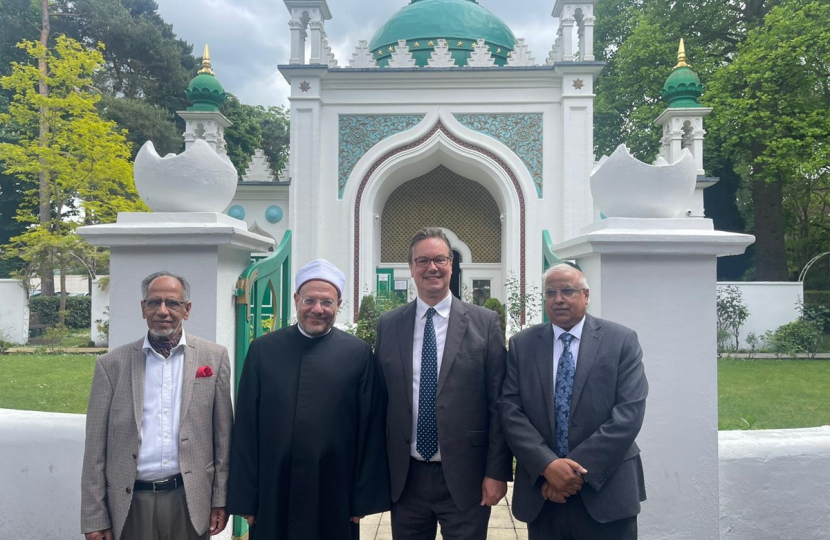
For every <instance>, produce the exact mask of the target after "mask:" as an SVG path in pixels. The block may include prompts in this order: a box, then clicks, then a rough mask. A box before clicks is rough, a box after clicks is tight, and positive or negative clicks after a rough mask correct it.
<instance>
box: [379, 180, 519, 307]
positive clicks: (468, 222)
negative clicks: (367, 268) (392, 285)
mask: <svg viewBox="0 0 830 540" xmlns="http://www.w3.org/2000/svg"><path fill="white" fill-rule="evenodd" d="M500 217H501V210H500V209H499V205H498V204H497V203H496V200H495V199H494V198H493V195H492V194H491V193H490V192H489V191H487V189H486V188H485V187H484V186H482V185H481V184H479V183H478V182H475V181H473V180H470V179H469V178H465V177H464V176H462V175H460V174H457V173H455V172H453V171H451V170H450V169H448V168H447V167H446V166H444V165H439V166H437V167H435V168H434V169H432V170H431V171H429V172H428V173H426V174H424V175H421V176H419V177H417V178H413V179H412V180H409V181H408V182H406V183H404V184H402V185H401V186H399V187H398V188H396V189H395V190H394V191H393V192H392V194H391V195H390V196H389V198H388V199H387V200H386V203H385V204H384V206H383V210H382V213H381V215H380V260H381V264H380V265H381V266H382V267H383V268H384V269H394V273H395V276H396V278H397V279H408V277H409V272H408V265H407V264H406V262H407V255H408V253H407V251H408V249H409V243H410V240H411V238H412V235H413V234H414V233H415V232H416V231H417V230H418V229H421V228H423V227H440V228H441V229H443V230H444V231H445V233H446V234H447V237H448V238H449V239H450V244H451V245H452V247H453V255H454V256H453V270H452V278H451V280H450V290H451V291H452V293H453V295H455V296H456V297H457V298H461V299H464V300H467V301H473V300H474V298H473V296H472V290H473V283H472V282H470V280H469V279H467V277H468V276H467V274H469V275H474V276H476V278H477V281H482V280H487V281H488V282H489V283H491V284H492V286H493V287H495V288H496V294H497V295H498V294H499V293H500V291H501V288H502V287H501V283H502V281H503V280H502V276H501V274H502V271H501V262H502V223H501V219H500ZM462 246H463V247H462ZM387 271H388V270H387Z"/></svg>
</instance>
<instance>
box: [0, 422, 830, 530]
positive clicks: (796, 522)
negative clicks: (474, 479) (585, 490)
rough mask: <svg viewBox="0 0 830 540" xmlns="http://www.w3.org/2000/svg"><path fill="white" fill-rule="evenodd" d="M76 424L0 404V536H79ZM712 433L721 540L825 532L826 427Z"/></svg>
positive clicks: (829, 497) (829, 472)
mask: <svg viewBox="0 0 830 540" xmlns="http://www.w3.org/2000/svg"><path fill="white" fill-rule="evenodd" d="M85 422H86V416H84V415H80V414H59V413H41V412H32V411H11V410H8V409H0V478H2V481H3V484H2V485H3V488H4V489H0V538H3V539H5V538H27V539H34V540H66V539H73V538H82V536H81V535H80V482H81V463H82V459H83V447H84V424H85ZM718 438H719V454H720V456H719V460H718V461H719V471H720V474H719V476H720V539H721V540H781V539H786V540H789V539H794V538H798V539H799V540H818V539H826V538H828V532H827V531H830V517H828V516H830V491H828V489H827V486H830V426H825V427H820V428H811V429H782V430H764V431H722V432H720V433H719V434H718ZM645 466H646V468H648V466H649V463H648V462H646V463H645ZM10 488H12V489H10ZM712 495H713V494H711V493H701V496H712ZM651 496H652V498H653V496H654V495H653V494H651ZM653 502H654V501H652V500H649V501H646V502H645V503H644V506H648V505H650V504H653ZM646 519H648V515H647V514H645V515H643V516H641V517H640V524H641V527H643V526H645V527H646V528H647V527H648V523H644V521H645V520H646ZM229 529H230V526H229V527H228V529H226V530H225V535H223V537H224V538H227V537H228V536H229V534H230V533H229ZM690 532H692V533H693V531H690ZM220 538H222V537H220ZM217 540H218V539H217Z"/></svg>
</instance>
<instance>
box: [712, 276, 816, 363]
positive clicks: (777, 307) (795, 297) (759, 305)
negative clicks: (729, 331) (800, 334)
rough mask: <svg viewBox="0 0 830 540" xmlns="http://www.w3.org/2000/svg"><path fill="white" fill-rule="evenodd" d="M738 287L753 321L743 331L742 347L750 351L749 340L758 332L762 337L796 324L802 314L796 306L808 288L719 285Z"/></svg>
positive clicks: (774, 283) (776, 284) (764, 283)
mask: <svg viewBox="0 0 830 540" xmlns="http://www.w3.org/2000/svg"><path fill="white" fill-rule="evenodd" d="M725 285H734V286H736V287H737V288H738V289H740V291H741V295H742V297H743V301H744V304H746V307H747V309H748V310H749V318H748V319H747V320H746V322H745V323H744V325H743V326H742V327H741V331H740V334H739V336H740V342H741V345H740V347H741V348H742V349H743V348H748V347H749V346H748V345H747V343H746V336H747V334H748V333H749V332H755V334H756V335H757V336H758V337H761V336H762V335H763V334H764V332H766V331H767V330H775V329H776V328H778V327H779V326H782V325H785V324H787V323H791V322H793V321H794V320H796V319H797V318H798V317H799V315H800V312H799V311H798V307H797V306H796V303H797V302H798V301H799V300H800V299H803V298H804V284H803V283H800V282H795V283H794V282H789V281H719V282H718V287H721V286H725Z"/></svg>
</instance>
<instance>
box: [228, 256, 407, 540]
mask: <svg viewBox="0 0 830 540" xmlns="http://www.w3.org/2000/svg"><path fill="white" fill-rule="evenodd" d="M295 283H296V293H294V304H295V306H296V309H297V324H296V325H294V326H291V327H288V328H284V329H282V330H278V331H276V332H272V333H270V334H266V335H264V336H262V337H260V338H258V339H256V340H254V341H253V342H252V343H251V347H250V349H249V350H248V355H247V357H246V358H245V365H244V367H243V369H242V378H241V379H240V383H239V392H238V397H237V406H236V424H235V426H234V433H233V443H232V446H231V465H230V471H231V472H230V480H229V486H228V505H227V511H228V512H229V513H232V514H235V515H239V516H243V517H245V518H246V519H247V521H248V524H249V525H250V526H251V536H250V538H251V539H252V540H277V539H283V538H302V539H304V540H348V539H350V538H356V537H357V534H358V531H359V529H358V522H359V519H360V517H362V516H365V515H367V514H374V513H377V512H382V511H385V510H388V509H389V508H390V505H391V502H390V496H389V475H388V472H387V467H386V431H385V429H386V426H385V412H386V396H385V392H384V389H383V383H382V380H381V376H382V375H381V373H380V370H379V368H378V366H377V363H376V361H375V359H374V358H373V356H372V351H371V349H370V347H369V346H368V345H367V344H366V343H365V342H364V341H362V340H360V339H358V338H356V337H354V336H350V335H349V334H346V333H345V332H342V331H340V330H338V329H337V328H334V322H335V320H336V318H337V311H338V309H339V308H340V304H341V303H342V297H343V289H344V287H345V285H346V277H345V276H344V275H343V272H341V271H340V270H338V269H337V267H335V266H334V265H333V264H331V263H330V262H328V261H325V260H323V259H318V260H315V261H312V262H310V263H308V264H307V265H305V266H303V267H302V268H300V270H299V271H298V272H297V275H296V279H295Z"/></svg>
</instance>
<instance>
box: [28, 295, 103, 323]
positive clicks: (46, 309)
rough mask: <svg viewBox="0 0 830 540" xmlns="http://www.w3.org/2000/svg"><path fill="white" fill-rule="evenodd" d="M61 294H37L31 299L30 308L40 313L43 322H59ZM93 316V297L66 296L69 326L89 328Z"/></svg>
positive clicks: (66, 320)
mask: <svg viewBox="0 0 830 540" xmlns="http://www.w3.org/2000/svg"><path fill="white" fill-rule="evenodd" d="M60 300H61V299H60V297H59V296H35V297H33V298H30V299H29V310H30V311H31V312H32V313H38V314H39V315H40V322H41V324H48V325H56V324H58V311H59V310H60ZM91 317H92V298H91V297H89V296H69V297H67V298H66V319H65V324H66V326H67V327H68V328H89V325H90V319H91Z"/></svg>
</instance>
